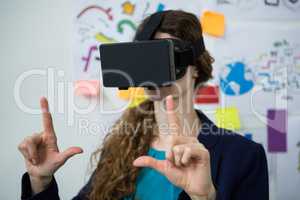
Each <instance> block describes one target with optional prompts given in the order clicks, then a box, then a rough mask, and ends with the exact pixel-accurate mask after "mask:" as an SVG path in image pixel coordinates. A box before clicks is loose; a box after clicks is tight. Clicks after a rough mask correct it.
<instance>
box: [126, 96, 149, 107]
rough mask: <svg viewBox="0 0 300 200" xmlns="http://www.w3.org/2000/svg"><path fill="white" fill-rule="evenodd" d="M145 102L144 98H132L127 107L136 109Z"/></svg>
mask: <svg viewBox="0 0 300 200" xmlns="http://www.w3.org/2000/svg"><path fill="white" fill-rule="evenodd" d="M146 100H147V97H146V96H144V97H136V98H133V99H132V101H131V102H130V104H129V106H128V107H129V108H134V107H137V106H139V105H140V104H141V103H143V102H144V101H146Z"/></svg>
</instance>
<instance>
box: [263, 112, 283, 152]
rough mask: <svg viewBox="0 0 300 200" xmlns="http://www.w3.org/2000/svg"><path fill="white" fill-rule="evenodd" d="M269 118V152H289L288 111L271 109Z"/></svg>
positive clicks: (268, 113) (268, 114)
mask: <svg viewBox="0 0 300 200" xmlns="http://www.w3.org/2000/svg"><path fill="white" fill-rule="evenodd" d="M267 118H268V119H267V121H268V126H267V136H268V152H272V153H279V152H287V111H286V110H279V109H278V110H276V109H270V110H268V112H267Z"/></svg>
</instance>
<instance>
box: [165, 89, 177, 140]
mask: <svg viewBox="0 0 300 200" xmlns="http://www.w3.org/2000/svg"><path fill="white" fill-rule="evenodd" d="M166 108H167V117H168V123H169V129H170V130H171V131H172V134H175V135H179V134H180V123H179V118H178V117H177V115H176V113H175V103H174V100H173V96H172V95H169V96H167V98H166Z"/></svg>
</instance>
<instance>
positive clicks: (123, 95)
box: [118, 87, 145, 100]
mask: <svg viewBox="0 0 300 200" xmlns="http://www.w3.org/2000/svg"><path fill="white" fill-rule="evenodd" d="M144 96H145V91H144V88H138V87H136V88H135V87H130V88H129V89H128V90H119V91H118V97H119V98H120V99H123V100H130V99H131V98H136V97H138V98H143V97H144Z"/></svg>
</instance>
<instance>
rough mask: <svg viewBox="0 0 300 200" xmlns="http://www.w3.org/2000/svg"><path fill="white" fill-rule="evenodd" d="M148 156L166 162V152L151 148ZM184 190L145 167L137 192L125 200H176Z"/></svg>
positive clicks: (138, 182)
mask: <svg viewBox="0 0 300 200" xmlns="http://www.w3.org/2000/svg"><path fill="white" fill-rule="evenodd" d="M148 156H151V157H153V158H156V159H157V160H165V159H166V155H165V151H159V150H156V149H154V148H150V149H149V151H148ZM181 192H182V189H181V188H179V187H177V186H175V185H173V184H172V183H171V182H170V181H169V180H168V179H167V178H166V177H165V176H163V175H162V174H160V173H159V172H157V171H156V170H154V169H152V168H149V167H145V168H142V169H141V171H140V173H139V175H138V178H137V182H136V192H135V194H134V195H133V196H131V197H126V198H124V200H157V199H164V200H176V199H178V196H179V194H180V193H181Z"/></svg>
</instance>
